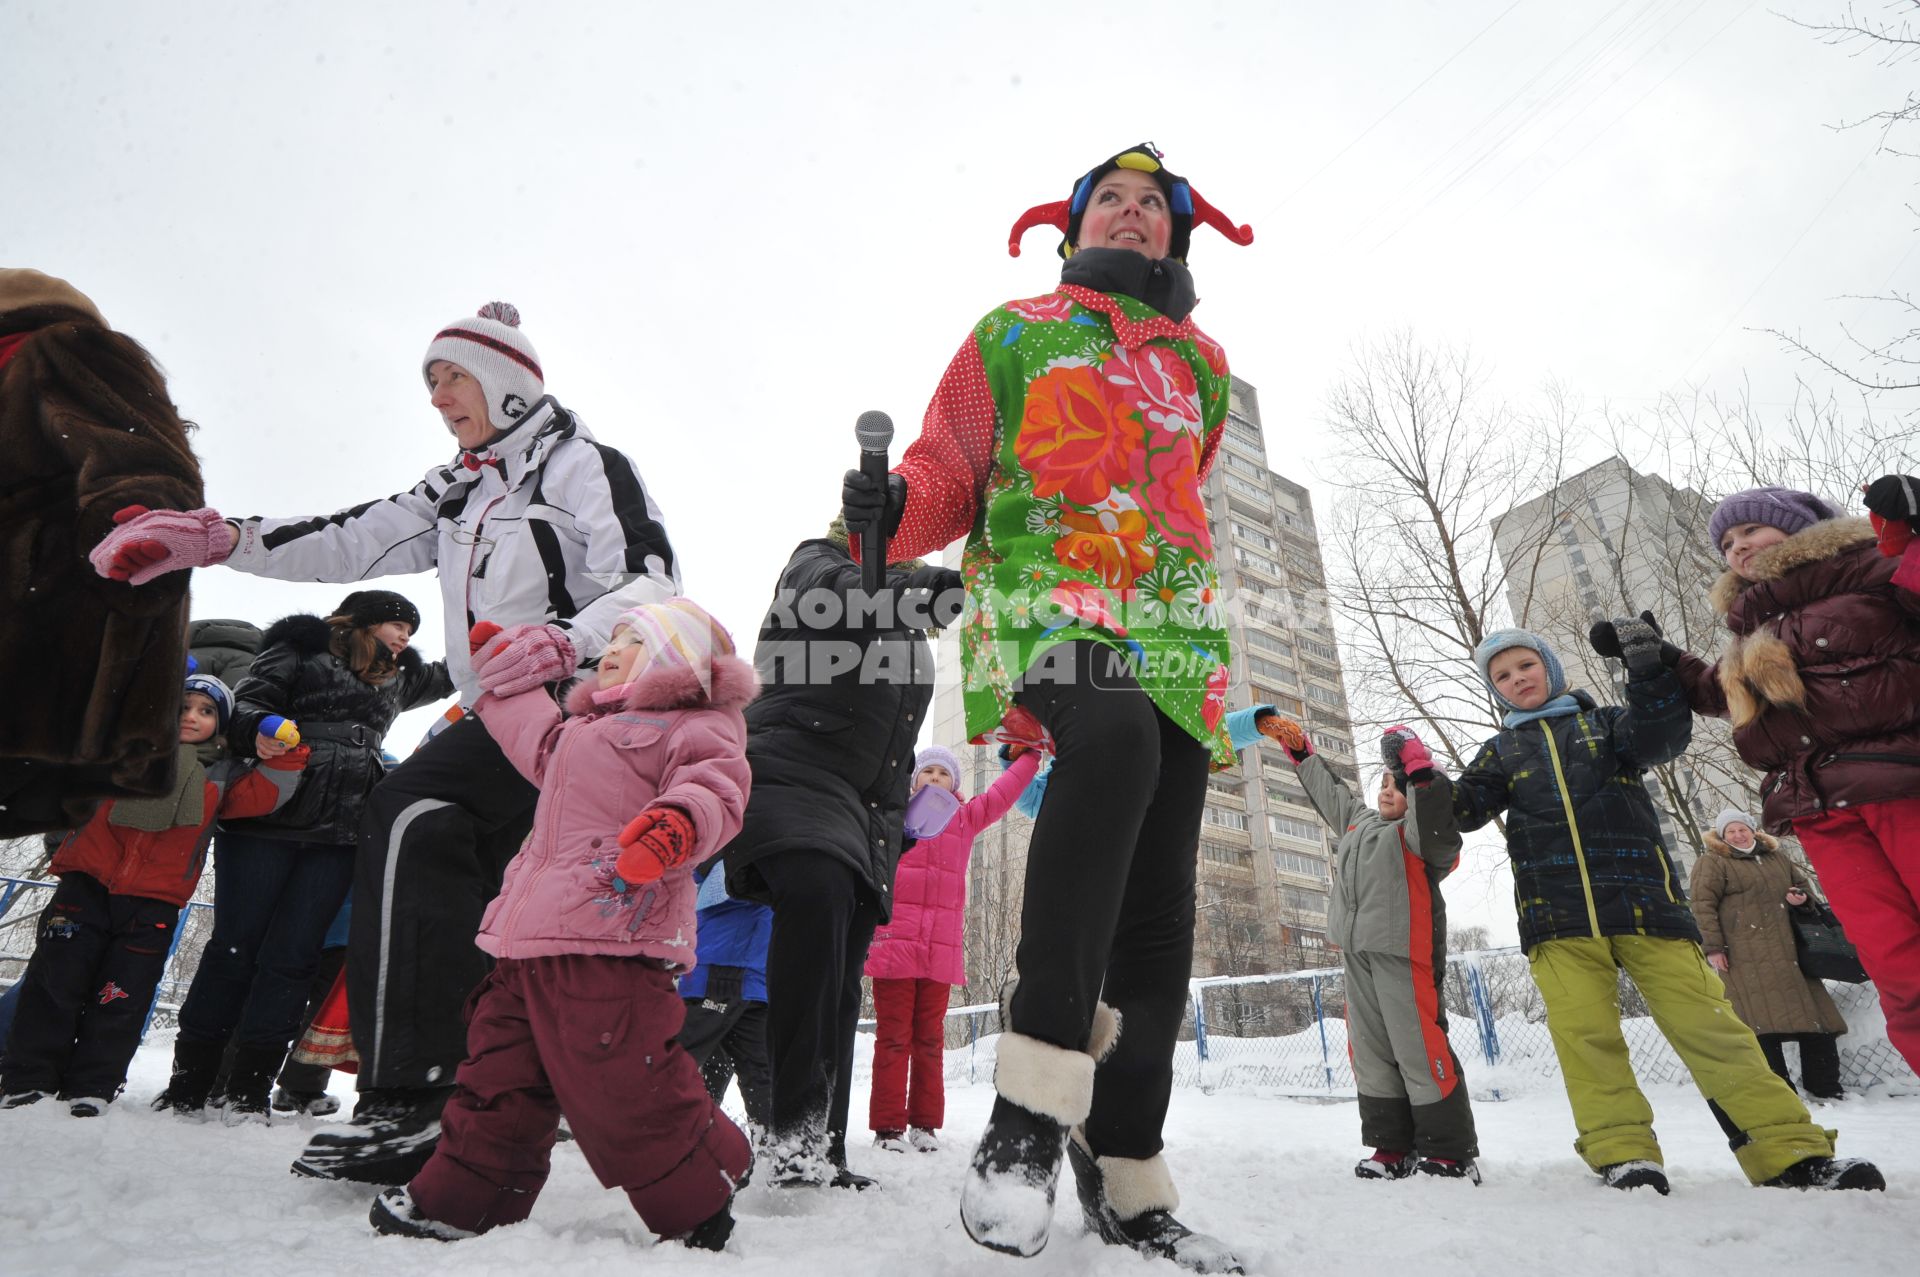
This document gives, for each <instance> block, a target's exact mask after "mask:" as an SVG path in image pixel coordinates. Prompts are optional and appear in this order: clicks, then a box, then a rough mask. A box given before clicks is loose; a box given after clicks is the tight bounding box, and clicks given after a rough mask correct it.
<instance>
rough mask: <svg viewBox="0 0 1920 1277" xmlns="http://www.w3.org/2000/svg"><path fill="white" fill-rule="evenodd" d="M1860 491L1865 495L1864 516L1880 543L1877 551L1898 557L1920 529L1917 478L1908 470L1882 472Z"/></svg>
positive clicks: (1919, 495)
mask: <svg viewBox="0 0 1920 1277" xmlns="http://www.w3.org/2000/svg"><path fill="white" fill-rule="evenodd" d="M1860 491H1861V492H1862V493H1864V494H1865V496H1866V506H1867V512H1868V513H1867V517H1868V518H1869V519H1871V520H1872V521H1873V531H1874V535H1875V537H1876V538H1878V540H1879V543H1880V553H1881V554H1883V555H1885V556H1886V557H1887V558H1889V559H1897V558H1899V557H1900V556H1901V555H1903V554H1905V553H1906V552H1907V545H1908V543H1909V542H1911V541H1912V540H1913V539H1914V534H1915V533H1920V478H1916V477H1914V476H1913V475H1910V474H1883V475H1881V476H1880V477H1879V478H1878V479H1875V480H1874V481H1873V482H1872V483H1869V484H1866V485H1864V486H1863V487H1862V488H1861V489H1860Z"/></svg>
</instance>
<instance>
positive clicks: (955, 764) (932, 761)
mask: <svg viewBox="0 0 1920 1277" xmlns="http://www.w3.org/2000/svg"><path fill="white" fill-rule="evenodd" d="M934 765H938V766H941V767H944V768H946V769H947V775H949V776H951V777H953V791H954V792H955V793H956V794H957V793H959V792H960V759H959V758H958V756H956V755H955V754H954V752H953V751H952V750H950V749H948V748H947V747H946V746H945V745H929V746H927V747H926V748H925V749H923V750H921V751H920V753H919V755H918V756H917V757H915V758H914V760H913V778H914V779H915V780H918V779H920V770H921V769H922V768H924V767H931V766H934Z"/></svg>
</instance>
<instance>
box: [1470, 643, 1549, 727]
mask: <svg viewBox="0 0 1920 1277" xmlns="http://www.w3.org/2000/svg"><path fill="white" fill-rule="evenodd" d="M1510 647H1524V648H1528V649H1530V650H1531V651H1533V652H1534V653H1535V654H1536V655H1538V656H1539V658H1540V663H1541V664H1542V665H1544V666H1546V667H1547V699H1548V700H1552V699H1553V698H1554V697H1556V696H1561V695H1564V694H1565V693H1566V690H1567V671H1566V670H1565V669H1563V668H1561V665H1560V658H1559V657H1557V656H1555V655H1554V654H1553V648H1552V646H1551V645H1550V644H1549V643H1548V642H1547V641H1546V640H1545V639H1543V638H1541V637H1540V636H1539V635H1538V634H1535V633H1534V632H1533V631H1532V630H1521V629H1511V630H1495V631H1494V632H1493V633H1491V634H1489V635H1487V636H1486V637H1485V638H1483V639H1481V640H1480V646H1478V647H1476V648H1474V649H1473V663H1474V664H1475V665H1476V666H1478V667H1479V669H1480V680H1481V681H1482V682H1484V683H1485V684H1486V685H1487V690H1488V691H1489V692H1492V693H1493V698H1494V699H1495V700H1497V701H1499V702H1500V703H1501V704H1502V705H1505V706H1506V707H1507V708H1508V709H1519V708H1520V707H1519V706H1518V705H1515V704H1514V703H1513V702H1512V701H1510V700H1508V699H1507V698H1506V697H1504V696H1502V695H1500V693H1499V692H1498V691H1497V690H1495V688H1494V686H1493V675H1492V673H1490V672H1489V669H1488V667H1489V666H1491V665H1492V664H1493V658H1494V657H1496V656H1498V655H1500V653H1502V652H1504V651H1506V650H1507V649H1508V648H1510Z"/></svg>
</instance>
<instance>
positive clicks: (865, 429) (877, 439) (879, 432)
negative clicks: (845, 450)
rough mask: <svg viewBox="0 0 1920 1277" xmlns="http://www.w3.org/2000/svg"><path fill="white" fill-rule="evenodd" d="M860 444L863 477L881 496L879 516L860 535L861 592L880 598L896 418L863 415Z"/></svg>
mask: <svg viewBox="0 0 1920 1277" xmlns="http://www.w3.org/2000/svg"><path fill="white" fill-rule="evenodd" d="M853 437H854V438H855V439H858V440H859V441H860V473H861V474H863V475H865V476H867V478H868V479H870V480H872V481H873V483H874V485H875V486H876V487H877V488H878V489H879V491H880V496H881V505H880V514H879V516H878V517H877V518H875V519H874V521H873V522H872V523H871V524H869V525H867V530H866V531H865V532H862V533H861V534H860V588H861V589H863V590H865V591H866V592H867V593H868V594H869V595H874V594H878V593H879V592H880V588H881V586H882V585H883V584H885V582H886V579H887V528H886V522H887V512H886V500H885V499H886V495H887V447H888V445H890V444H891V443H892V442H893V418H892V417H889V416H888V415H887V414H886V413H884V412H880V411H878V410H875V411H872V412H863V413H861V414H860V420H858V421H856V422H854V423H853Z"/></svg>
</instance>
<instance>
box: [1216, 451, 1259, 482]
mask: <svg viewBox="0 0 1920 1277" xmlns="http://www.w3.org/2000/svg"><path fill="white" fill-rule="evenodd" d="M1220 456H1221V458H1222V459H1223V460H1225V461H1226V463H1227V468H1228V469H1229V470H1238V471H1239V472H1240V473H1241V474H1244V475H1251V476H1253V477H1254V478H1264V477H1265V476H1266V473H1267V468H1266V467H1265V466H1263V465H1261V464H1260V463H1259V462H1257V461H1249V460H1247V459H1246V458H1245V457H1243V456H1241V455H1240V454H1239V453H1237V452H1231V451H1229V452H1223V453H1221V454H1220Z"/></svg>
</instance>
